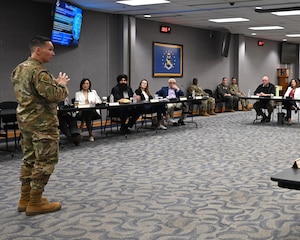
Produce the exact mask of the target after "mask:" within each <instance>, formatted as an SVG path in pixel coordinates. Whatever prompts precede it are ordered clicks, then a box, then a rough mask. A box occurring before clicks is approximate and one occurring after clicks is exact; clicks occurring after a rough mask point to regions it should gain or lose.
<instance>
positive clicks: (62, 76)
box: [55, 72, 70, 85]
mask: <svg viewBox="0 0 300 240" xmlns="http://www.w3.org/2000/svg"><path fill="white" fill-rule="evenodd" d="M55 81H56V83H57V84H62V85H67V84H68V82H69V81H70V78H69V76H68V75H67V74H66V73H62V72H60V73H59V74H58V77H57V78H56V80H55Z"/></svg>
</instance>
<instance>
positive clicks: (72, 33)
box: [51, 0, 82, 47]
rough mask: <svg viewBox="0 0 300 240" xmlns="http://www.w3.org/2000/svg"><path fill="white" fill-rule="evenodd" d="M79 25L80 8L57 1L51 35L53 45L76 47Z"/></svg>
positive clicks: (80, 21) (80, 20) (80, 19)
mask: <svg viewBox="0 0 300 240" xmlns="http://www.w3.org/2000/svg"><path fill="white" fill-rule="evenodd" d="M81 23H82V9H81V8H79V7H76V6H74V5H72V4H70V3H67V2H64V1H60V0H57V1H56V4H55V11H54V18H53V28H52V34H51V41H52V42H53V44H58V45H63V46H74V47H77V46H78V43H79V38H80V31H81Z"/></svg>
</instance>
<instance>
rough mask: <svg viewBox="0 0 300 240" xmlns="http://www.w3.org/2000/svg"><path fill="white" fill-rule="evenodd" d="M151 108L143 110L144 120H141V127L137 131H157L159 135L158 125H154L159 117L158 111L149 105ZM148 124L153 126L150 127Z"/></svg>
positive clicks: (142, 116)
mask: <svg viewBox="0 0 300 240" xmlns="http://www.w3.org/2000/svg"><path fill="white" fill-rule="evenodd" d="M149 106H151V107H149V108H143V109H142V110H141V118H142V120H141V125H140V126H139V127H138V128H137V131H139V129H141V128H143V129H150V130H155V131H156V133H157V127H158V123H154V118H155V117H157V116H156V115H157V114H156V113H157V110H156V109H155V107H153V106H152V105H149ZM156 119H157V118H156ZM148 123H150V124H151V126H148Z"/></svg>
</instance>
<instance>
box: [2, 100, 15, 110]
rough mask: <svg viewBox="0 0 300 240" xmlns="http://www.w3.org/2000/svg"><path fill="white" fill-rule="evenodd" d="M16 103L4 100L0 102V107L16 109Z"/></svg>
mask: <svg viewBox="0 0 300 240" xmlns="http://www.w3.org/2000/svg"><path fill="white" fill-rule="evenodd" d="M17 107H18V103H17V102H15V101H6V102H1V103H0V109H17Z"/></svg>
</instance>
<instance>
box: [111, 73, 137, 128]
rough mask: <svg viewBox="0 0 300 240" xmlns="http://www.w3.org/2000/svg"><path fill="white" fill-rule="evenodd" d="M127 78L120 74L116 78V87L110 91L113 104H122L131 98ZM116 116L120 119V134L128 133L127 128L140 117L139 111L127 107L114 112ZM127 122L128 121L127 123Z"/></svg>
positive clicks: (131, 94) (130, 89)
mask: <svg viewBox="0 0 300 240" xmlns="http://www.w3.org/2000/svg"><path fill="white" fill-rule="evenodd" d="M127 81H128V76H127V75H126V74H120V75H118V76H117V85H116V86H115V87H114V88H113V89H112V90H111V94H112V95H113V96H114V101H115V102H122V100H124V99H130V98H132V97H133V94H134V93H133V91H132V88H131V87H130V86H128V85H127ZM115 114H117V115H119V116H120V119H121V129H120V130H121V132H124V133H130V130H129V128H132V127H133V125H134V124H135V122H136V121H137V119H138V118H139V117H140V115H141V110H140V109H139V108H138V107H128V108H121V109H118V110H114V115H115ZM127 120H128V121H127Z"/></svg>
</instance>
